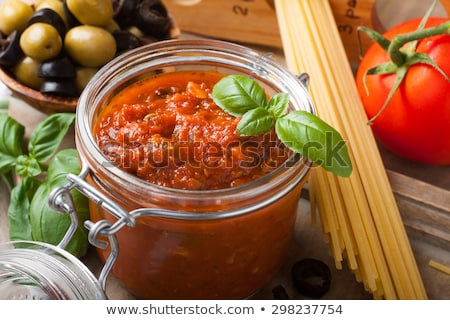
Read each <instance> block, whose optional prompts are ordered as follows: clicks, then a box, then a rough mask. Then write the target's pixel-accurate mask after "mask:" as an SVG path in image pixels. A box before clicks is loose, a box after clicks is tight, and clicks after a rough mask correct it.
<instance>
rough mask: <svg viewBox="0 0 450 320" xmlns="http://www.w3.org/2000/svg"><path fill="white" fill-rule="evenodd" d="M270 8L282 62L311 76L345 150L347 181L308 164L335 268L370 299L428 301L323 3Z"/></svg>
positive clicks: (285, 0)
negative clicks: (346, 268) (348, 162)
mask: <svg viewBox="0 0 450 320" xmlns="http://www.w3.org/2000/svg"><path fill="white" fill-rule="evenodd" d="M275 8H276V12H277V19H278V24H279V28H280V34H281V37H282V43H283V49H284V54H285V58H286V64H287V67H288V68H289V69H290V70H291V71H293V72H295V73H297V74H299V73H300V72H307V73H308V74H310V75H311V83H310V92H311V96H312V99H313V101H314V103H315V105H316V108H317V112H318V116H319V117H321V118H322V119H323V120H324V121H326V122H328V123H329V124H330V125H332V126H333V127H334V128H336V129H337V130H338V131H339V132H340V133H341V134H342V136H343V137H344V139H345V140H347V142H348V147H349V149H350V153H351V155H350V156H351V158H352V162H353V166H354V171H353V173H352V175H351V176H350V177H349V178H340V177H337V176H335V175H333V174H330V173H328V172H326V171H324V170H322V169H320V168H314V169H313V170H312V172H311V176H310V179H309V190H310V200H311V205H312V209H313V210H312V212H313V213H315V212H318V213H319V219H320V222H321V226H322V230H323V233H324V238H325V240H326V241H327V242H328V243H329V245H330V248H331V251H332V255H333V256H334V258H335V262H336V267H337V268H338V269H341V268H342V262H343V261H344V260H345V261H346V262H347V264H348V266H349V268H350V269H351V270H352V271H353V272H354V274H355V276H356V279H357V280H358V281H360V282H362V283H363V284H364V287H365V289H366V290H367V291H369V292H371V293H372V295H373V297H374V298H376V299H426V298H427V295H426V292H425V289H424V286H423V283H422V279H421V276H420V273H419V271H418V267H417V264H416V261H415V258H414V255H413V253H412V250H411V246H410V243H409V239H408V237H407V234H406V231H405V228H404V225H403V221H402V219H401V216H400V212H399V210H398V207H397V203H396V201H395V198H394V195H393V192H392V189H391V186H390V183H389V180H388V178H387V174H386V170H385V168H384V165H383V162H382V160H381V157H380V154H379V150H378V147H377V145H376V142H375V139H374V137H373V134H372V131H371V128H370V126H368V125H367V122H368V119H367V117H366V114H365V111H364V108H363V106H362V104H361V100H360V98H359V96H358V93H357V90H356V86H355V82H354V78H353V73H352V70H351V67H350V64H349V62H348V59H347V56H346V53H345V49H344V46H343V44H342V41H341V38H340V36H339V32H338V29H337V26H336V23H335V20H334V16H333V12H332V10H331V8H330V5H329V3H328V0H275ZM313 216H314V214H313Z"/></svg>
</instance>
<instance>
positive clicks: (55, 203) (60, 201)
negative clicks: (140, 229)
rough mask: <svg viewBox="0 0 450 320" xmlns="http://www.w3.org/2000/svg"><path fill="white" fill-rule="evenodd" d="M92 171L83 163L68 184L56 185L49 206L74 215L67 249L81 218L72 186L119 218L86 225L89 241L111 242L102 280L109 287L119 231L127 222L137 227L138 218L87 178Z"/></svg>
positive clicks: (62, 245)
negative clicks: (86, 179)
mask: <svg viewBox="0 0 450 320" xmlns="http://www.w3.org/2000/svg"><path fill="white" fill-rule="evenodd" d="M88 173H89V169H88V167H87V166H83V169H82V171H81V173H80V175H78V176H77V175H74V174H68V175H67V180H68V181H69V182H68V183H67V184H65V185H63V186H61V187H59V188H56V189H54V190H53V191H52V192H51V194H50V196H49V200H48V203H49V206H50V207H51V208H52V209H53V210H55V211H57V212H60V213H62V214H69V215H70V219H71V225H70V227H69V229H68V230H67V232H66V234H65V235H64V237H63V239H62V240H61V242H60V243H59V244H58V247H60V248H62V249H64V248H65V247H66V246H67V244H68V243H69V241H70V240H71V239H72V237H73V235H74V234H75V232H76V230H77V228H78V225H79V222H78V214H77V211H76V207H75V204H74V201H73V198H72V194H71V193H70V192H71V190H72V189H77V190H78V191H80V192H81V193H82V194H83V195H85V196H86V197H87V198H88V199H89V200H91V201H94V202H95V203H96V204H98V205H100V206H101V207H103V208H104V209H105V210H107V211H108V212H110V213H111V214H112V215H114V216H115V217H116V218H117V221H116V222H115V223H114V224H111V223H110V222H109V221H107V220H100V221H97V222H96V223H94V222H92V221H90V220H87V221H85V224H84V226H85V227H86V228H87V229H88V230H89V233H88V241H89V242H90V243H91V244H92V245H94V246H95V247H97V248H100V249H106V248H107V247H108V244H109V245H110V246H111V252H110V255H109V256H108V259H107V260H106V262H105V264H104V266H103V268H102V271H101V272H100V275H99V279H98V280H99V282H100V285H101V288H102V290H103V291H106V290H105V289H106V279H107V277H108V275H109V272H110V271H111V269H112V267H113V265H114V263H115V261H116V259H117V256H118V254H119V243H118V241H117V238H116V236H115V234H116V233H117V231H119V230H120V229H121V228H122V227H124V226H125V225H127V226H130V227H134V226H135V225H136V220H135V217H134V216H133V215H131V214H130V213H129V212H128V211H126V210H125V209H123V208H122V207H120V206H119V205H117V204H116V203H115V202H113V201H112V200H110V199H109V198H107V197H106V196H105V195H103V194H102V193H101V192H99V191H98V190H97V189H95V188H94V187H92V186H91V185H89V184H88V183H87V182H86V181H85V180H84V178H85V177H86V176H87V174H88ZM99 236H103V237H107V238H108V242H106V241H104V240H101V239H100V238H99Z"/></svg>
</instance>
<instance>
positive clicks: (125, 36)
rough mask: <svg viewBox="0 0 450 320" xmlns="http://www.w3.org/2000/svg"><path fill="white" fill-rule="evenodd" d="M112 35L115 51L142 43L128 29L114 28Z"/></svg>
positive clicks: (124, 49) (131, 47)
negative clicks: (114, 41) (115, 46)
mask: <svg viewBox="0 0 450 320" xmlns="http://www.w3.org/2000/svg"><path fill="white" fill-rule="evenodd" d="M112 35H113V37H114V39H115V40H116V45H117V52H123V51H126V50H131V49H134V48H137V47H139V46H140V45H141V44H142V42H141V40H139V38H138V37H137V36H135V35H134V34H133V33H132V32H130V31H128V30H114V31H113V32H112Z"/></svg>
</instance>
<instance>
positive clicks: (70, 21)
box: [63, 0, 81, 29]
mask: <svg viewBox="0 0 450 320" xmlns="http://www.w3.org/2000/svg"><path fill="white" fill-rule="evenodd" d="M63 8H64V13H65V14H66V19H67V24H68V27H69V29H70V28H73V27H76V26H79V25H80V24H81V23H80V21H78V19H77V18H76V17H75V16H74V15H73V14H72V12H70V9H69V7H68V6H67V1H66V0H64V1H63Z"/></svg>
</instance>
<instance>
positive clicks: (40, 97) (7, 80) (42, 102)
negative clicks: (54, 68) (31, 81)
mask: <svg viewBox="0 0 450 320" xmlns="http://www.w3.org/2000/svg"><path fill="white" fill-rule="evenodd" d="M0 80H1V81H2V82H3V83H4V84H5V85H6V86H7V87H8V88H9V89H10V90H11V91H12V93H13V94H14V95H15V96H16V97H18V98H19V99H22V100H23V101H25V102H26V103H28V104H29V105H30V106H32V107H34V108H36V109H38V110H40V111H42V112H44V113H47V114H50V113H55V112H75V109H76V107H77V102H78V98H64V97H58V96H55V95H48V94H43V93H41V92H39V91H38V90H34V89H31V88H30V87H27V86H25V85H24V84H21V83H20V82H18V81H17V80H16V79H15V78H14V77H13V76H11V74H10V73H8V72H7V71H5V70H3V69H1V68H0Z"/></svg>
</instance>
